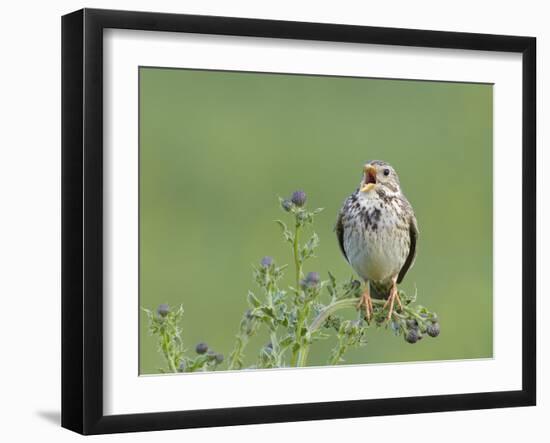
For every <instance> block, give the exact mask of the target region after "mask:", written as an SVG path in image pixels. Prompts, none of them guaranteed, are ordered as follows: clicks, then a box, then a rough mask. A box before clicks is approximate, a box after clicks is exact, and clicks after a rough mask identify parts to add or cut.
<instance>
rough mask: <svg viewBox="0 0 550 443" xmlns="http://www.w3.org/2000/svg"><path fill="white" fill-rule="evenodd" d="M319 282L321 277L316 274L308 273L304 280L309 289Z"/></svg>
mask: <svg viewBox="0 0 550 443" xmlns="http://www.w3.org/2000/svg"><path fill="white" fill-rule="evenodd" d="M320 281H321V277H320V276H319V273H318V272H310V273H309V274H308V275H307V276H306V279H305V284H306V285H307V286H309V287H313V286H317V285H318V284H319V282H320Z"/></svg>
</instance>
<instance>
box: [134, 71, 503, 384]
mask: <svg viewBox="0 0 550 443" xmlns="http://www.w3.org/2000/svg"><path fill="white" fill-rule="evenodd" d="M139 75H140V305H141V306H142V307H145V308H150V309H156V306H157V305H158V304H160V303H168V304H170V305H172V306H177V305H179V304H183V306H184V309H185V315H184V322H183V337H184V340H185V342H186V344H187V346H188V349H189V350H190V351H191V352H192V350H193V348H194V346H195V344H196V343H197V342H199V341H206V342H207V343H208V344H209V345H210V347H211V348H213V349H214V350H216V351H218V352H222V353H224V354H225V355H226V356H228V354H229V352H230V350H231V349H232V345H233V342H234V335H235V333H236V332H237V330H238V325H239V321H240V318H241V315H242V313H243V312H244V311H245V310H246V308H247V305H246V293H247V291H248V290H249V289H255V286H254V282H253V280H252V274H251V266H252V265H253V264H256V263H258V261H259V260H260V259H261V258H262V257H263V256H264V255H271V256H273V257H275V259H276V260H277V262H278V263H279V264H281V263H289V262H290V260H291V256H290V251H289V250H288V248H287V246H288V245H287V244H286V243H284V242H283V241H282V239H281V235H280V230H279V228H278V227H277V226H276V225H275V223H274V222H273V220H275V219H277V218H284V217H285V215H284V214H282V213H281V210H280V209H279V207H278V201H277V197H278V196H288V195H289V194H290V193H291V192H292V191H293V190H295V189H304V190H305V191H306V192H307V194H308V204H309V207H312V208H313V207H323V208H325V210H324V212H322V213H321V214H320V215H319V216H318V217H317V221H316V231H317V233H318V234H319V235H320V238H321V246H320V248H319V249H318V250H317V257H318V258H316V259H313V260H312V261H310V262H309V266H308V267H307V268H306V272H307V271H319V272H320V273H321V275H322V277H323V278H326V275H327V271H328V270H330V271H331V272H333V273H334V274H335V275H336V276H337V278H339V279H343V278H349V277H350V276H351V275H352V272H353V271H352V269H351V268H350V266H349V265H348V264H347V262H346V261H345V260H344V258H343V257H342V256H341V254H340V251H339V248H338V245H337V241H336V238H335V235H334V233H333V226H334V222H335V218H336V214H337V211H338V209H339V208H340V206H341V204H342V202H343V201H344V199H345V198H346V197H347V196H348V195H349V194H350V193H351V192H353V191H354V190H355V188H356V187H357V186H358V183H359V180H360V178H361V174H362V166H363V164H364V163H365V162H366V161H367V160H369V159H381V160H385V161H388V162H389V163H391V164H392V165H393V166H394V167H395V168H396V170H397V172H398V174H399V177H400V180H401V185H402V189H403V191H404V193H405V194H406V195H407V197H408V199H409V200H410V202H411V203H412V205H413V207H414V209H415V212H416V216H417V219H418V224H419V227H420V240H419V245H418V256H417V260H416V264H415V266H414V268H413V269H412V270H411V271H409V273H408V275H407V277H406V278H405V280H404V282H403V283H402V284H401V288H402V289H404V290H405V291H407V292H411V291H414V290H415V287H417V289H418V303H420V304H422V305H425V306H427V307H428V308H429V309H430V310H433V311H435V312H437V313H438V315H439V317H440V320H441V329H442V332H441V335H440V336H439V337H438V338H437V339H432V338H429V337H427V338H425V339H424V340H422V341H421V342H419V343H417V344H415V345H410V344H408V343H406V342H405V341H404V340H403V339H402V338H401V337H395V336H393V335H392V333H391V332H390V331H388V330H383V329H381V330H375V329H374V328H373V329H372V331H371V332H370V335H369V336H370V339H369V343H368V345H367V346H366V347H364V348H359V349H354V350H351V351H350V352H348V353H347V354H346V356H345V359H346V363H353V364H357V363H375V362H398V361H421V360H441V359H443V360H447V359H464V358H480V357H491V356H492V343H493V335H492V331H493V324H492V180H493V175H492V119H493V116H492V100H493V99H492V97H493V92H492V91H493V88H492V86H491V85H487V84H464V83H447V82H426V81H405V80H381V79H366V78H345V77H326V76H299V75H286V74H260V73H239V72H218V71H200V70H181V69H158V68H140V72H139ZM285 281H286V282H288V283H291V282H292V273H291V272H289V273H288V275H287V277H286V280H285ZM353 314H354V313H353V312H350V315H353ZM266 342H267V338H266V336H265V335H260V336H258V337H257V338H255V339H254V340H252V341H251V342H250V344H249V347H248V353H247V358H248V362H247V363H248V364H252V363H253V362H254V361H255V359H256V356H257V353H258V351H259V350H260V347H261V346H262V345H265V343H266ZM333 345H334V342H333V341H332V340H328V341H326V342H318V343H316V344H314V345H313V346H312V349H311V353H310V358H309V362H308V364H310V365H323V364H325V361H326V359H327V358H328V356H329V353H330V349H331V348H332V346H333ZM163 366H164V361H163V360H162V357H161V356H160V354H158V353H157V350H156V341H155V339H154V338H153V337H151V336H150V335H149V334H148V331H147V320H146V316H145V315H144V314H143V313H140V373H142V374H149V373H157V372H158V368H159V367H163Z"/></svg>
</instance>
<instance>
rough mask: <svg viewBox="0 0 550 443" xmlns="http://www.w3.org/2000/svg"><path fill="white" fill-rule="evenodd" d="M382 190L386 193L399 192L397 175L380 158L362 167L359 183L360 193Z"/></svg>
mask: <svg viewBox="0 0 550 443" xmlns="http://www.w3.org/2000/svg"><path fill="white" fill-rule="evenodd" d="M376 190H383V191H384V192H385V193H386V194H389V195H391V194H398V193H400V192H401V189H400V186H399V177H398V176H397V173H396V172H395V169H393V168H392V166H391V165H390V164H388V163H386V162H384V161H381V160H372V161H369V162H367V163H366V164H365V166H364V167H363V178H362V179H361V183H360V184H359V191H360V193H361V194H367V195H368V194H369V193H371V192H372V191H376Z"/></svg>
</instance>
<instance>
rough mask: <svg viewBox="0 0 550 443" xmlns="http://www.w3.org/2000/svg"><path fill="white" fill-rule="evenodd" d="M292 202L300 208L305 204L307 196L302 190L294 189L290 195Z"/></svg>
mask: <svg viewBox="0 0 550 443" xmlns="http://www.w3.org/2000/svg"><path fill="white" fill-rule="evenodd" d="M291 200H292V203H294V204H295V205H296V206H298V207H299V208H301V207H302V206H304V205H305V204H306V200H307V196H306V193H305V192H304V191H295V192H294V193H293V194H292V197H291Z"/></svg>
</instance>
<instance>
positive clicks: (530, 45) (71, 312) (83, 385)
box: [62, 9, 536, 434]
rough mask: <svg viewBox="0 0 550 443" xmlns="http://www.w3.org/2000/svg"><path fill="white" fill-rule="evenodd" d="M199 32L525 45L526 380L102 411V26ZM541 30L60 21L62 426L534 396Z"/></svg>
mask: <svg viewBox="0 0 550 443" xmlns="http://www.w3.org/2000/svg"><path fill="white" fill-rule="evenodd" d="M107 28H118V29H133V30H148V31H172V32H192V33H199V34H217V35H227V36H251V37H269V38H281V39H301V40H318V41H330V42H353V43H369V44H378V45H398V46H417V47H431V48H455V49H470V50H479V51H502V52H512V53H520V54H522V64H523V80H522V81H523V85H522V88H523V98H522V128H523V135H522V137H523V138H522V144H523V145H522V150H523V152H522V155H523V165H522V171H523V174H522V186H523V188H522V192H523V207H522V220H523V233H522V239H523V250H522V254H523V257H522V263H523V269H522V278H523V280H522V290H523V292H522V298H521V309H522V312H521V316H522V359H523V361H522V389H521V390H517V391H506V392H479V393H471V394H458V395H435V396H422V397H404V398H391V399H372V400H356V401H332V402H323V403H307V404H285V405H266V406H261V407H238V408H228V409H208V410H190V411H177V412H160V413H142V414H131V415H104V413H103V406H102V405H103V337H102V330H103V329H102V328H103V298H102V297H103V295H102V284H103V147H102V139H103V87H102V84H103V30H104V29H107ZM535 66H536V39H535V38H534V37H517V36H504V35H486V34H471V33H457V32H441V31H424V30H412V29H391V28H379V27H366V26H349V25H339V24H320V23H301V22H290V21H275V20H257V19H244V18H230V17H211V16H197V15H179V14H162V13H151V12H127V11H110V10H98V9H83V10H79V11H76V12H73V13H71V14H68V15H65V16H63V18H62V426H63V427H65V428H68V429H71V430H73V431H76V432H79V433H82V434H103V433H115V432H132V431H151V430H162V429H178V428H194V427H210V426H228V425H239V424H254V423H273V422H284V421H300V420H319V419H331V418H347V417H362V416H379V415H391V414H413V413H425V412H437V411H456V410H466V409H485V408H502V407H513V406H530V405H535V403H536V315H535V309H536V144H535V139H536V137H535V132H536V119H535V113H536V101H535V100H536V97H535V95H536V90H535V85H536V69H535Z"/></svg>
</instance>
